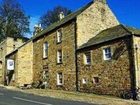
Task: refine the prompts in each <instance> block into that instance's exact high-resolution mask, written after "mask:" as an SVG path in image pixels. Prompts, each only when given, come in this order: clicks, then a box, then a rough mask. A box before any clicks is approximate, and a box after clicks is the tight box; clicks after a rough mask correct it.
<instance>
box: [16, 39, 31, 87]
mask: <svg viewBox="0 0 140 105" xmlns="http://www.w3.org/2000/svg"><path fill="white" fill-rule="evenodd" d="M17 54H18V57H17V62H18V64H17V65H16V66H18V68H17V70H16V72H17V74H18V75H17V78H18V82H17V85H18V86H23V85H24V84H31V83H32V82H33V42H32V41H30V42H28V43H27V44H25V45H24V46H22V47H21V48H20V49H19V50H18V53H17Z"/></svg>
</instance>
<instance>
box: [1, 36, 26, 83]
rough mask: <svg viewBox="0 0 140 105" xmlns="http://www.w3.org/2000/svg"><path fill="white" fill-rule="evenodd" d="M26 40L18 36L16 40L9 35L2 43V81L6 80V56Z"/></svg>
mask: <svg viewBox="0 0 140 105" xmlns="http://www.w3.org/2000/svg"><path fill="white" fill-rule="evenodd" d="M23 43H24V41H23V40H22V39H21V38H17V39H16V40H15V39H14V38H12V37H7V38H6V39H5V40H4V41H3V42H1V43H0V60H1V61H2V63H1V64H2V65H1V67H2V68H0V83H3V82H4V76H5V69H6V68H5V56H6V55H7V54H9V53H11V52H12V51H13V50H14V49H16V48H18V47H19V46H21V45H23Z"/></svg>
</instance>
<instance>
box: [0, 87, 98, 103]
mask: <svg viewBox="0 0 140 105" xmlns="http://www.w3.org/2000/svg"><path fill="white" fill-rule="evenodd" d="M0 105H97V104H89V103H85V102H78V101H67V100H62V99H55V98H50V97H43V96H37V95H33V94H28V93H23V92H20V91H14V90H8V89H6V88H3V87H0Z"/></svg>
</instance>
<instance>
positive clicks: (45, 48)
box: [43, 42, 49, 58]
mask: <svg viewBox="0 0 140 105" xmlns="http://www.w3.org/2000/svg"><path fill="white" fill-rule="evenodd" d="M46 44H47V47H46ZM48 48H49V44H48V42H44V43H43V58H47V57H48Z"/></svg>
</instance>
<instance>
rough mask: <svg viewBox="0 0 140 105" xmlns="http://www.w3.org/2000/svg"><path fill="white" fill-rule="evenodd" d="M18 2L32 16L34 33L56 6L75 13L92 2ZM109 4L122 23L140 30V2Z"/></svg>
mask: <svg viewBox="0 0 140 105" xmlns="http://www.w3.org/2000/svg"><path fill="white" fill-rule="evenodd" d="M0 1H1V0H0ZM17 1H18V2H19V3H20V4H21V6H22V8H23V10H24V11H25V13H26V14H27V15H28V16H30V29H31V31H33V27H34V25H35V24H37V22H38V20H39V17H40V16H41V15H43V14H44V13H45V12H47V11H48V10H51V9H53V8H54V7H55V6H58V5H61V6H64V7H67V8H69V9H71V10H72V11H75V10H77V9H78V8H80V7H82V6H84V5H86V4H87V3H89V2H90V1H92V0H17ZM107 3H108V5H109V7H110V8H111V10H112V11H113V13H114V14H115V16H116V17H117V19H118V20H119V22H120V23H122V24H125V25H128V26H132V27H136V28H139V29H140V0H107ZM28 37H30V35H28Z"/></svg>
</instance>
